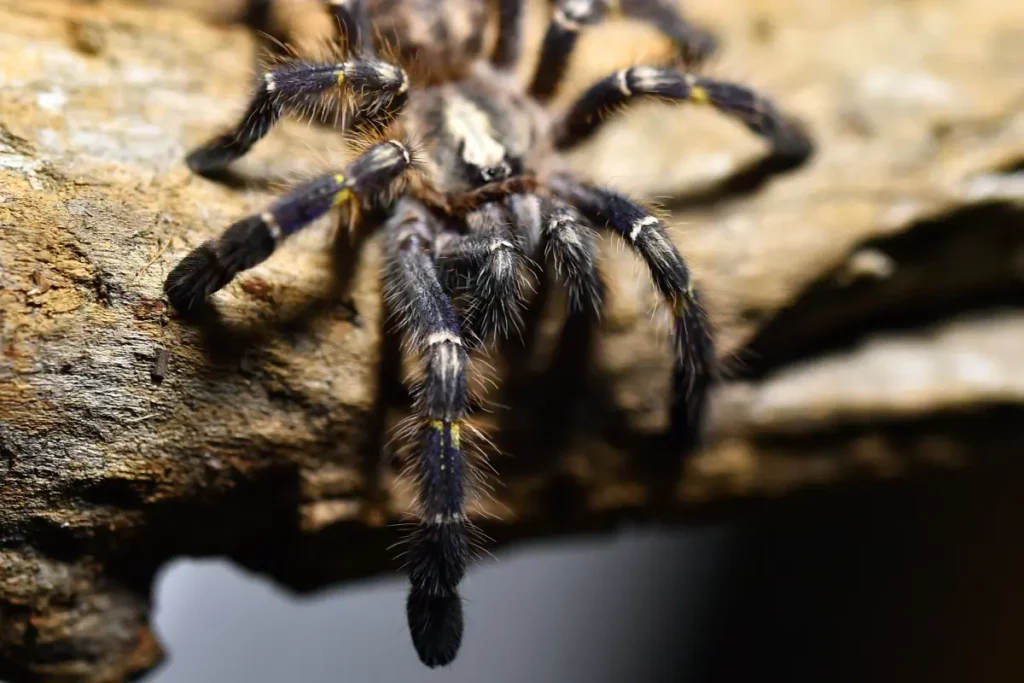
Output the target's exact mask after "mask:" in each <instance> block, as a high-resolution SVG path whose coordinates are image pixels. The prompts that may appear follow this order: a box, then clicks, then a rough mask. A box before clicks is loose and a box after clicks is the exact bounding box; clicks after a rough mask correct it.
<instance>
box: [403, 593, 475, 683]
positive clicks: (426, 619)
mask: <svg viewBox="0 0 1024 683" xmlns="http://www.w3.org/2000/svg"><path fill="white" fill-rule="evenodd" d="M405 611H406V617H407V618H408V621H409V632H410V634H411V635H412V643H413V647H414V648H415V649H416V654H417V655H419V658H420V661H421V662H423V663H424V664H425V665H427V666H428V667H430V668H431V669H433V668H436V667H439V666H447V665H449V664H451V663H452V661H453V660H454V659H455V655H456V654H458V652H459V646H460V645H461V644H462V633H463V630H464V623H463V622H464V619H463V615H462V598H461V597H459V596H458V595H457V594H455V595H443V596H436V595H431V594H430V593H427V592H425V591H420V590H417V589H415V588H413V589H412V590H410V591H409V597H408V598H407V599H406V603H405Z"/></svg>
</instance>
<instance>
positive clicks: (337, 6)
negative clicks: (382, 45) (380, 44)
mask: <svg viewBox="0 0 1024 683" xmlns="http://www.w3.org/2000/svg"><path fill="white" fill-rule="evenodd" d="M323 2H324V5H325V6H326V8H327V12H328V13H329V14H330V15H331V18H332V19H334V23H335V24H336V25H337V27H338V42H339V43H340V44H341V45H342V46H343V47H345V48H346V49H347V50H348V51H349V52H352V53H355V54H358V55H362V56H364V57H367V56H368V57H373V56H375V55H376V50H375V48H374V46H373V32H372V28H371V25H370V13H369V12H367V11H366V2H365V0H323Z"/></svg>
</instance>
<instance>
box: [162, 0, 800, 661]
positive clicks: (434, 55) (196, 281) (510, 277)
mask: <svg viewBox="0 0 1024 683" xmlns="http://www.w3.org/2000/svg"><path fill="white" fill-rule="evenodd" d="M494 1H495V2H496V4H497V8H496V9H497V11H496V12H495V14H496V15H497V25H498V32H497V38H496V39H495V40H494V41H493V46H492V47H491V48H490V49H488V50H485V46H484V40H483V35H484V25H485V24H486V22H487V20H488V17H489V14H488V12H489V7H488V0H446V1H442V2H438V1H437V0H368V1H367V2H366V3H365V4H364V2H363V0H325V1H324V3H323V4H324V9H325V11H327V12H330V13H331V15H332V16H333V18H334V20H335V22H336V24H337V27H338V40H337V46H338V47H337V50H336V52H337V57H336V58H332V59H309V58H303V57H298V56H290V57H285V58H282V59H281V60H279V61H278V62H276V63H275V64H274V65H272V66H271V67H270V68H268V69H266V70H265V71H264V72H263V73H261V74H259V77H258V78H257V80H256V86H255V88H254V92H253V95H252V97H251V100H250V102H249V104H248V107H247V109H246V111H245V112H244V113H243V115H242V116H241V117H240V118H239V119H238V123H237V124H236V125H235V126H234V127H233V128H232V129H231V130H229V131H227V132H226V133H224V134H223V135H220V136H218V137H216V138H214V139H212V140H211V141H210V142H208V143H207V144H205V145H203V146H202V147H200V148H198V149H196V150H195V151H193V152H192V153H191V154H190V155H189V156H188V164H189V166H190V168H191V169H192V170H193V171H195V172H196V173H199V174H202V175H206V176H210V177H215V176H217V175H218V174H220V173H222V172H223V171H225V170H226V168H227V167H228V166H229V165H230V164H231V163H232V162H234V161H235V160H237V159H238V158H240V157H242V156H243V155H244V154H246V152H248V150H249V149H250V148H251V147H252V146H253V145H254V144H255V143H257V142H258V141H259V140H260V139H261V138H262V137H264V136H265V135H266V134H267V133H269V132H270V130H271V129H272V128H273V126H274V124H275V123H276V122H277V121H278V120H279V119H280V118H281V117H283V116H289V115H291V116H317V115H318V114H322V113H323V112H324V111H325V109H326V108H328V107H329V106H334V105H337V104H338V103H339V102H340V103H341V106H342V107H343V108H344V111H345V112H346V116H344V117H343V119H342V120H343V121H344V124H343V125H342V126H341V127H342V128H344V129H345V131H347V132H346V133H343V134H347V135H349V137H350V139H358V140H360V141H361V143H362V145H363V146H362V151H361V152H360V153H359V154H358V155H357V156H356V157H355V158H354V160H353V161H352V162H351V163H350V164H349V165H348V166H347V167H345V168H343V169H339V170H338V171H337V172H335V173H330V174H327V175H323V176H320V177H316V178H313V179H311V180H309V181H307V182H305V183H303V184H301V185H298V186H297V187H295V188H294V189H292V190H291V191H290V192H288V193H286V194H285V195H283V196H282V197H281V198H280V199H278V200H277V201H275V202H274V203H272V204H271V205H270V206H268V207H267V208H266V209H265V210H264V211H261V212H260V213H257V214H254V215H251V216H247V217H244V218H241V220H239V221H237V222H236V223H234V224H233V225H231V226H230V227H228V228H227V230H226V231H225V232H224V233H223V234H222V235H221V236H220V237H218V238H216V239H213V240H210V241H208V242H206V243H204V244H202V245H200V246H199V247H197V248H196V249H195V250H193V251H192V252H191V253H190V254H188V255H187V256H186V257H185V258H184V259H182V261H181V262H180V263H178V265H177V266H176V267H175V268H174V269H173V271H172V272H171V273H170V274H169V276H168V277H167V280H166V283H165V290H166V293H167V295H168V298H169V299H170V301H171V303H172V304H173V305H174V306H175V307H177V308H178V309H182V310H184V309H188V308H190V307H192V306H193V305H195V304H197V303H200V302H202V301H204V300H205V299H207V298H208V297H209V296H210V295H211V294H213V293H214V292H215V291H217V290H218V289H220V288H222V287H224V286H225V285H226V284H228V283H229V282H230V281H231V280H232V279H233V278H234V277H235V275H236V274H238V273H239V272H240V271H242V270H245V269H248V268H251V267H253V266H255V265H256V264H258V263H260V262H262V261H263V260H265V259H266V258H268V257H269V256H270V255H271V254H272V253H273V251H274V250H275V249H276V247H277V246H278V245H279V244H281V243H282V242H283V241H284V240H285V239H287V238H288V236H290V235H292V234H293V233H295V232H296V231H298V230H301V229H302V228H303V227H305V226H307V225H309V224H310V223H311V222H313V221H314V220H316V219H317V218H319V217H321V216H323V215H325V214H327V213H329V212H332V211H334V212H337V213H338V214H339V216H340V220H342V221H345V222H346V223H347V224H348V225H349V227H350V229H353V230H360V231H373V230H379V231H380V232H382V233H383V239H384V244H385V249H384V251H385V256H386V258H385V264H386V265H385V271H384V273H383V279H384V282H385V288H384V291H385V296H386V297H387V299H388V305H389V307H390V310H392V311H393V312H394V313H395V320H396V321H397V324H398V326H399V327H400V328H401V330H402V332H403V334H404V335H405V338H406V341H407V343H408V344H409V345H410V347H411V348H412V349H414V350H415V351H417V352H418V353H419V355H420V356H421V358H422V362H423V380H422V382H421V383H420V385H419V386H418V387H417V389H416V392H415V404H414V411H415V414H416V416H417V422H416V426H415V437H413V438H414V439H415V440H416V447H415V451H414V457H413V463H412V464H413V469H414V471H415V473H416V481H417V491H418V522H417V524H416V526H415V529H414V531H413V532H412V534H411V536H410V538H409V546H408V551H407V552H408V570H409V578H410V584H411V586H410V591H409V597H408V601H407V617H408V622H409V629H410V633H411V635H412V640H413V644H414V646H415V649H416V651H417V653H418V654H419V657H420V659H421V660H422V661H423V662H424V663H425V664H427V665H428V666H432V667H433V666H439V665H445V664H448V663H450V662H451V661H452V660H453V659H454V658H455V655H456V653H457V651H458V648H459V645H460V643H461V640H462V633H463V614H462V603H461V598H460V597H459V592H458V586H459V583H460V581H461V580H462V578H463V575H464V573H465V569H466V563H467V557H468V555H469V552H470V550H471V543H470V540H469V538H470V533H471V531H472V529H471V527H470V523H469V520H468V519H467V518H466V514H465V497H466V496H465V491H466V488H467V486H468V485H467V481H468V480H467V477H468V474H469V472H468V467H467V466H466V464H465V459H464V457H463V450H464V444H463V441H464V436H465V435H466V434H467V428H466V426H465V425H464V419H465V417H466V415H467V412H468V410H469V405H470V403H469V395H468V390H467V378H466V373H467V364H468V350H469V348H470V347H471V345H472V344H473V343H475V342H476V341H478V340H487V339H490V338H493V337H497V336H502V335H505V334H507V333H508V332H509V330H510V329H513V328H515V327H516V325H517V323H518V316H519V315H520V310H521V308H522V306H523V305H524V303H525V296H524V287H525V286H526V281H527V280H526V279H525V277H524V269H525V268H526V267H527V263H529V262H531V261H532V262H535V263H537V264H547V265H549V266H550V267H552V268H554V271H555V273H556V276H557V277H559V278H560V279H561V281H562V282H564V284H565V286H566V288H567V291H568V293H569V301H570V305H571V306H572V307H573V308H574V309H586V310H589V311H592V312H594V313H597V312H599V311H600V308H601V303H602V301H601V299H602V292H603V287H602V282H601V277H600V274H599V272H598V269H597V242H598V240H597V232H596V231H597V230H607V231H610V232H613V233H616V234H618V235H619V237H621V239H623V240H624V241H625V243H626V244H628V245H629V246H630V247H632V248H633V249H634V250H635V252H636V253H637V254H638V255H639V257H640V258H641V259H642V260H643V261H644V262H645V263H646V265H647V268H648V269H649V271H650V274H651V277H652V280H653V283H654V286H655V287H656V288H657V289H658V291H659V292H660V294H661V295H662V297H663V299H664V301H665V303H666V305H667V307H668V309H669V311H670V312H671V315H672V319H673V320H674V324H673V333H672V334H673V339H672V344H673V348H674V359H675V360H674V369H673V381H672V391H673V396H672V397H671V402H670V405H671V416H670V424H671V427H670V429H671V430H672V434H673V435H678V437H679V447H680V451H681V452H682V451H684V450H686V449H688V448H692V447H693V445H694V444H695V442H696V440H697V434H698V433H699V430H700V425H701V422H702V417H703V414H704V407H705V402H706V398H707V393H708V389H709V387H710V386H711V384H712V383H713V381H714V380H715V378H716V375H717V372H716V363H715V352H714V343H713V339H712V334H711V328H710V326H709V323H708V320H707V318H706V315H705V312H704V309H703V307H702V305H701V298H700V295H699V293H698V289H697V287H696V286H695V284H694V282H693V281H692V279H691V277H690V273H689V271H688V269H687V266H686V264H685V262H684V260H683V258H682V257H681V256H680V254H679V252H678V250H677V249H676V247H675V246H674V245H673V243H672V241H671V240H670V239H669V237H668V236H667V233H666V231H665V227H664V226H663V224H662V223H661V221H660V220H659V219H658V218H656V217H655V216H654V215H652V214H651V213H650V212H649V211H648V210H647V209H645V208H644V207H643V206H642V205H641V204H640V203H638V202H636V201H634V200H632V199H630V198H629V197H626V196H624V195H622V194H620V193H618V192H615V191H612V190H610V189H607V188H604V187H601V186H600V185H596V184H594V183H592V182H590V181H589V180H587V179H584V178H580V177H578V176H576V175H574V174H573V173H571V172H569V170H568V166H567V164H566V163H565V162H564V161H563V156H562V153H563V152H564V151H566V150H569V149H571V148H573V147H574V146H576V145H578V144H579V143H581V142H582V141H584V140H586V139H588V138H589V137H590V136H591V135H592V134H593V133H594V132H595V131H597V129H598V128H600V126H601V125H602V122H603V121H605V120H606V119H607V118H608V116H609V115H611V114H613V113H614V112H616V111H618V110H620V109H623V108H625V107H627V106H629V105H630V104H631V103H633V102H636V101H639V100H642V99H645V98H659V99H662V100H667V101H675V102H689V103H694V104H701V105H709V106H711V107H714V108H715V109H717V110H719V111H721V112H723V113H724V114H726V115H729V116H731V117H733V118H735V119H736V120H738V121H739V122H740V123H742V124H743V125H745V126H746V127H747V128H749V129H750V130H751V131H752V132H754V133H755V134H757V135H759V136H761V137H762V138H764V139H765V140H766V141H767V142H768V143H769V145H770V154H771V155H773V157H776V158H780V159H784V160H788V164H786V165H789V166H792V165H795V164H797V163H799V162H801V161H802V160H803V159H805V158H806V157H807V156H808V155H809V154H810V152H811V143H810V141H809V139H808V138H807V136H806V135H805V134H804V133H803V132H802V129H801V128H800V127H799V126H797V125H796V124H795V123H794V122H792V121H791V120H790V119H788V118H787V117H784V116H782V115H781V114H780V113H779V111H778V110H777V109H776V107H775V106H774V105H773V104H772V103H771V102H770V101H769V100H768V99H766V98H765V97H764V96H762V95H760V94H758V93H756V92H754V91H753V90H751V89H750V88H747V87H745V86H743V85H739V84H733V83H726V82H722V81H719V80H715V79H711V78H707V77H704V76H699V75H694V74H692V73H689V72H687V71H684V70H681V69H678V68H674V67H664V66H643V65H640V66H633V67H631V68H627V69H623V70H620V71H618V72H616V73H613V74H611V75H609V76H608V77H607V78H604V79H602V80H600V81H598V82H597V83H595V84H594V85H592V86H591V87H590V88H589V89H588V90H586V91H585V92H584V93H583V95H581V96H580V97H579V98H578V99H577V100H576V101H575V102H574V103H572V104H570V105H569V106H568V107H567V108H565V109H564V110H563V111H552V110H551V108H550V107H549V100H550V98H551V96H552V94H553V93H554V92H555V90H556V88H557V87H558V86H559V84H560V82H561V80H562V77H563V74H564V72H565V70H566V65H567V63H568V61H569V58H570V57H571V54H572V51H573V47H574V45H575V43H576V40H577V36H578V35H579V34H580V32H581V31H583V30H585V28H586V27H587V26H588V25H592V24H594V23H596V22H599V21H601V20H602V19H603V18H604V17H605V16H606V15H608V14H611V13H619V14H622V15H626V16H630V17H633V18H637V19H640V20H643V21H647V22H649V23H651V24H653V25H654V26H656V27H657V28H658V29H660V30H661V31H662V32H663V33H665V34H666V35H667V36H668V37H669V38H671V39H672V40H673V41H674V42H675V44H676V45H677V46H678V47H679V50H680V54H681V55H682V56H684V57H685V60H684V63H692V62H693V61H694V60H699V59H701V58H703V57H704V56H706V54H707V53H708V52H709V51H710V50H711V49H712V48H713V46H714V41H713V39H711V38H710V37H709V36H708V35H707V34H706V33H704V32H703V31H701V30H699V29H697V28H695V27H694V26H693V25H691V24H689V23H688V22H686V21H685V20H684V19H683V18H682V17H681V16H680V14H679V13H678V11H677V10H676V9H675V7H674V4H672V3H671V0H555V2H554V3H553V6H552V8H551V9H552V11H551V19H550V22H549V25H548V29H547V32H546V34H545V36H544V40H543V43H542V45H541V55H540V59H539V62H538V66H537V68H536V69H535V70H534V75H533V77H532V78H531V79H529V82H528V83H525V84H523V83H520V82H519V81H518V80H517V78H516V75H515V66H516V64H517V62H518V61H519V58H520V31H521V23H522V14H523V5H524V3H525V0H494ZM367 140H370V142H369V143H367ZM466 298H469V299H470V300H471V305H470V306H468V307H464V306H458V307H457V306H456V305H455V304H454V303H453V301H456V300H463V299H466Z"/></svg>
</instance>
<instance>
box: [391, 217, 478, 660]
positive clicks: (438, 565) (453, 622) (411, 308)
mask: <svg viewBox="0 0 1024 683" xmlns="http://www.w3.org/2000/svg"><path fill="white" fill-rule="evenodd" d="M385 233H386V247H385V252H386V258H387V270H386V273H385V283H386V288H385V292H386V295H387V296H388V298H389V301H390V305H391V308H392V310H394V311H395V312H396V314H397V315H398V320H399V324H400V326H401V327H402V328H403V330H404V331H405V337H406V340H407V342H408V343H409V344H410V346H411V347H412V348H414V349H416V350H417V351H419V352H420V353H421V354H422V355H423V357H424V369H425V379H424V381H423V384H422V385H421V386H420V387H419V388H418V390H417V392H416V399H415V403H414V407H415V411H416V414H417V416H418V424H417V427H416V430H417V432H418V434H419V437H420V448H419V451H418V453H417V456H416V460H415V464H414V467H413V469H414V472H415V474H416V480H417V484H418V494H419V495H418V503H419V510H418V512H419V521H418V523H417V526H416V529H415V531H413V533H412V534H411V536H410V537H409V539H408V544H409V545H408V550H407V557H408V565H407V566H408V570H409V582H410V588H409V597H408V600H407V602H406V614H407V618H408V621H409V632H410V634H411V635H412V641H413V645H414V647H415V648H416V652H417V654H418V655H419V657H420V660H422V661H423V663H424V664H426V665H427V666H429V667H431V668H433V667H437V666H444V665H446V664H449V663H450V662H451V661H452V660H453V659H455V655H456V653H457V652H458V649H459V645H460V644H461V642H462V631H463V617H462V598H461V597H460V596H459V591H458V586H459V582H461V581H462V578H463V576H464V575H465V572H466V561H467V558H468V555H469V538H468V532H469V521H468V519H467V518H466V513H465V502H464V499H465V491H464V483H463V476H464V473H463V470H464V461H463V446H462V440H463V438H464V437H463V434H464V430H463V418H464V417H465V414H466V411H467V409H468V402H469V399H468V389H467V384H466V367H467V364H468V360H469V359H468V356H467V352H466V347H465V344H464V343H463V338H462V334H461V330H460V325H459V320H458V316H457V314H456V312H455V308H454V306H453V305H452V302H451V300H450V299H449V297H448V295H447V294H446V293H445V291H444V288H443V287H442V285H441V281H440V278H439V276H438V270H437V266H436V264H435V262H434V258H433V255H432V253H433V240H434V230H433V226H432V225H431V224H430V219H429V216H428V215H427V214H426V212H425V210H423V208H422V207H421V206H418V205H416V204H415V203H414V202H411V201H403V202H402V204H401V205H400V206H399V209H398V211H396V213H395V215H394V216H393V217H392V218H391V219H390V220H389V222H388V224H387V225H386V226H385Z"/></svg>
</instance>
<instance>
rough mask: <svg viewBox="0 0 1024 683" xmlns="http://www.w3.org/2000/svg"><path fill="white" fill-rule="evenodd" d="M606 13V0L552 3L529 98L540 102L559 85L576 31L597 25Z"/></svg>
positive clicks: (573, 43) (577, 33) (573, 47)
mask: <svg viewBox="0 0 1024 683" xmlns="http://www.w3.org/2000/svg"><path fill="white" fill-rule="evenodd" d="M607 11H608V5H607V0H556V2H555V6H554V11H553V13H552V15H551V21H550V23H548V28H547V31H545V33H544V42H543V43H541V49H540V62H538V64H537V68H536V70H535V71H534V75H533V82H532V83H531V84H530V95H532V96H533V97H534V98H536V99H538V100H541V101H545V100H548V99H550V98H551V96H552V95H553V94H554V93H555V89H556V88H557V87H558V85H559V84H560V83H561V82H562V77H563V76H564V75H565V69H566V66H567V65H568V64H569V57H570V56H571V55H572V52H573V50H574V49H575V48H576V40H577V38H578V37H579V34H580V31H582V30H583V28H584V27H585V26H589V25H592V24H596V23H597V22H599V21H600V20H601V19H602V18H603V17H604V15H605V13H606V12H607Z"/></svg>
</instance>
